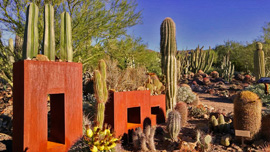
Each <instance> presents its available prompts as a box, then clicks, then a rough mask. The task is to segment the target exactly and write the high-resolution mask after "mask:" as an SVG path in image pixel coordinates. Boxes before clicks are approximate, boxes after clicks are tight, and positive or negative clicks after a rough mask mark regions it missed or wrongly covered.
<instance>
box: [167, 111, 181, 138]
mask: <svg viewBox="0 0 270 152" xmlns="http://www.w3.org/2000/svg"><path fill="white" fill-rule="evenodd" d="M180 122H181V116H180V114H179V112H178V111H176V110H173V111H171V112H169V114H168V119H167V130H168V132H169V134H170V137H171V139H172V140H173V141H177V137H178V134H179V132H180V130H181V123H180Z"/></svg>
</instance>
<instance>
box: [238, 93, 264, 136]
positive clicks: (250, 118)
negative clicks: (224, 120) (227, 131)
mask: <svg viewBox="0 0 270 152" xmlns="http://www.w3.org/2000/svg"><path fill="white" fill-rule="evenodd" d="M233 103H234V118H233V124H234V129H236V130H247V131H250V138H249V139H248V140H251V139H254V138H255V137H256V135H258V133H259V131H260V128H261V119H262V114H261V111H262V102H261V100H260V98H259V96H258V95H257V94H255V93H253V92H250V91H242V92H240V93H239V94H238V95H237V96H236V98H235V99H234V102H233Z"/></svg>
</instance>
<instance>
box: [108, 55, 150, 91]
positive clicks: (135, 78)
mask: <svg viewBox="0 0 270 152" xmlns="http://www.w3.org/2000/svg"><path fill="white" fill-rule="evenodd" d="M106 64H107V65H110V66H108V67H107V85H108V89H109V90H110V89H113V90H115V91H133V90H137V88H139V87H141V86H144V83H145V81H146V80H147V75H146V74H147V69H146V68H145V67H136V68H127V69H124V70H121V69H120V68H119V67H118V62H117V61H115V60H111V59H107V60H106Z"/></svg>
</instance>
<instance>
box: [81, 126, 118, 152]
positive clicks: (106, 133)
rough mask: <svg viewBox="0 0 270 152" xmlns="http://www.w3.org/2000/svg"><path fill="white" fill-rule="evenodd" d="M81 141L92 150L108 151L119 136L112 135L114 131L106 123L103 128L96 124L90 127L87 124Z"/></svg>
mask: <svg viewBox="0 0 270 152" xmlns="http://www.w3.org/2000/svg"><path fill="white" fill-rule="evenodd" d="M83 141H84V142H85V143H86V144H87V145H88V146H89V150H90V151H92V152H97V151H110V150H112V149H113V148H114V147H115V146H116V144H117V143H118V142H120V137H119V138H116V137H114V133H112V132H111V130H110V127H108V126H106V125H105V127H104V128H103V129H100V128H99V127H97V126H96V127H93V128H92V129H91V128H90V127H89V126H88V125H87V126H86V132H85V135H83Z"/></svg>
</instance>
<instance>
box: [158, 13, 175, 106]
mask: <svg viewBox="0 0 270 152" xmlns="http://www.w3.org/2000/svg"><path fill="white" fill-rule="evenodd" d="M160 37H161V40H160V53H161V66H162V72H163V74H164V75H165V76H166V88H167V90H166V106H167V110H168V109H171V110H172V109H173V107H174V105H175V104H176V94H177V69H176V67H177V63H176V57H175V56H176V51H177V48H176V39H175V23H174V21H173V20H172V19H171V18H168V17H167V18H165V20H164V21H163V22H162V24H161V27H160Z"/></svg>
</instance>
